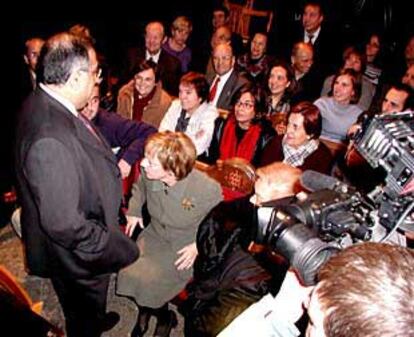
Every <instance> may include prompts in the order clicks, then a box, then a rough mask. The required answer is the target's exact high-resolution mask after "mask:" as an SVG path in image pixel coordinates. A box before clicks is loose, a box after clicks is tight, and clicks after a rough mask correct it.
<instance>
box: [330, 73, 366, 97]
mask: <svg viewBox="0 0 414 337" xmlns="http://www.w3.org/2000/svg"><path fill="white" fill-rule="evenodd" d="M344 75H347V76H349V77H350V78H351V83H352V88H353V89H354V95H353V96H352V97H351V101H350V103H351V104H356V103H358V101H359V98H360V97H361V90H362V75H361V74H358V73H357V72H356V71H355V70H354V69H341V70H340V71H338V72H337V73H336V74H335V76H334V78H333V81H332V88H331V93H332V94H333V91H334V85H335V82H336V79H337V78H338V77H339V76H344Z"/></svg>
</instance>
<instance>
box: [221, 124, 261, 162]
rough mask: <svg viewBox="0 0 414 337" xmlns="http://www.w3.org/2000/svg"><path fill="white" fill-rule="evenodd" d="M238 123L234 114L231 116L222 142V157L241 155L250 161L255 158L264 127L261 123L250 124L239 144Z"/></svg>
mask: <svg viewBox="0 0 414 337" xmlns="http://www.w3.org/2000/svg"><path fill="white" fill-rule="evenodd" d="M236 124H237V121H236V119H235V118H234V116H232V117H229V119H228V121H227V123H226V125H225V127H224V131H223V137H222V138H221V142H220V159H223V160H224V159H228V158H233V157H240V158H244V159H246V160H248V161H249V162H250V161H251V160H252V159H253V156H254V152H255V149H256V146H257V142H258V140H259V136H260V133H261V131H262V128H261V127H260V125H259V124H252V125H250V127H249V129H248V130H247V131H246V133H245V134H244V137H243V138H242V140H241V141H240V143H239V144H237V137H236Z"/></svg>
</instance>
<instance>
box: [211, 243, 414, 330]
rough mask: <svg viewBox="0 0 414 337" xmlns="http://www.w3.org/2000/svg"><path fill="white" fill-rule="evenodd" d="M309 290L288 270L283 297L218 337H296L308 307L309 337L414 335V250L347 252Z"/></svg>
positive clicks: (262, 304)
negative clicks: (298, 324) (298, 326)
mask: <svg viewBox="0 0 414 337" xmlns="http://www.w3.org/2000/svg"><path fill="white" fill-rule="evenodd" d="M318 274H319V283H318V284H317V285H316V286H315V287H307V288H306V287H304V286H302V285H301V284H300V281H299V280H298V278H297V277H296V275H295V274H294V273H293V272H288V273H287V276H286V279H285V281H284V282H283V284H282V287H281V290H280V292H279V293H278V295H277V296H276V297H275V298H273V297H272V296H271V295H267V296H265V297H264V298H263V299H262V300H260V301H259V302H258V303H255V304H253V305H252V306H251V307H250V308H249V309H247V310H246V311H245V312H244V313H243V314H241V315H240V316H239V317H238V318H237V319H236V320H235V321H233V322H232V323H231V324H230V326H229V327H228V328H227V329H226V330H224V331H223V332H222V333H221V334H220V335H219V336H218V337H247V336H252V335H255V336H262V337H270V336H281V337H296V336H299V335H300V332H299V331H298V329H297V328H296V326H295V322H296V321H297V320H298V319H299V318H300V317H301V316H302V313H303V310H304V308H307V312H308V315H309V324H308V329H307V333H306V336H308V337H367V336H369V337H397V336H407V337H408V336H410V337H412V336H414V330H413V327H414V306H413V303H414V293H413V289H414V252H413V250H411V249H408V248H403V247H399V246H395V245H390V244H385V243H373V242H369V243H362V244H357V245H353V246H350V247H348V248H345V249H344V250H343V251H341V252H339V253H338V255H336V256H333V257H332V258H331V259H330V260H328V262H327V263H326V264H325V265H324V266H322V268H321V270H320V271H319V273H318Z"/></svg>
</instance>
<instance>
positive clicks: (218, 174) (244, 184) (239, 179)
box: [196, 158, 256, 199]
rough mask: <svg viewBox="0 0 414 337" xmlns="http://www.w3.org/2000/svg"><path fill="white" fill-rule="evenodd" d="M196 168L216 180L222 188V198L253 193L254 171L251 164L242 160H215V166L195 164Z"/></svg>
mask: <svg viewBox="0 0 414 337" xmlns="http://www.w3.org/2000/svg"><path fill="white" fill-rule="evenodd" d="M196 168H198V169H199V170H201V171H204V172H205V173H206V174H208V175H209V176H210V177H211V178H213V179H215V180H217V181H218V182H219V183H220V185H221V186H222V188H223V192H224V196H225V197H226V193H228V194H229V195H227V198H226V199H229V198H230V196H232V197H237V196H239V195H240V196H242V195H247V194H250V193H252V192H253V189H254V183H255V179H256V178H255V170H254V167H253V165H252V164H250V163H249V162H248V161H247V160H245V159H243V158H230V159H226V160H217V163H216V164H215V165H208V164H205V163H202V162H196Z"/></svg>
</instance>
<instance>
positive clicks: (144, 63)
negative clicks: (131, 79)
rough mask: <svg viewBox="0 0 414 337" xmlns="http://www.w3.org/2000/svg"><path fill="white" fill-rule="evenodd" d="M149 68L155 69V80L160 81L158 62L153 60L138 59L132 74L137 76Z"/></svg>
mask: <svg viewBox="0 0 414 337" xmlns="http://www.w3.org/2000/svg"><path fill="white" fill-rule="evenodd" d="M148 69H152V70H153V71H154V74H155V82H158V80H159V73H158V68H157V64H156V63H155V62H153V61H151V60H138V61H137V62H136V63H135V65H134V68H133V69H132V74H133V76H135V75H136V74H138V73H140V72H143V71H145V70H148Z"/></svg>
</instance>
